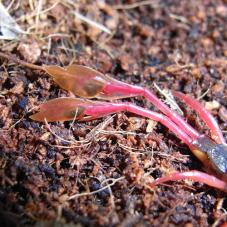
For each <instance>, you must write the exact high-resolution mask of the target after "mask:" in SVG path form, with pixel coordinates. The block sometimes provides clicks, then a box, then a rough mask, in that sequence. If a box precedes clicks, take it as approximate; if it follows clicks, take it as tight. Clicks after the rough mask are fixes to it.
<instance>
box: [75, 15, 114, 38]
mask: <svg viewBox="0 0 227 227" xmlns="http://www.w3.org/2000/svg"><path fill="white" fill-rule="evenodd" d="M74 15H75V16H76V17H77V18H78V19H80V20H82V21H84V22H85V23H87V24H89V25H91V26H93V27H96V28H98V29H99V30H101V31H103V32H106V33H107V34H111V33H112V32H111V31H110V30H109V29H108V28H107V27H105V26H104V25H102V24H100V23H98V22H96V21H93V20H91V19H89V18H87V17H85V16H83V15H82V14H80V13H77V12H74Z"/></svg>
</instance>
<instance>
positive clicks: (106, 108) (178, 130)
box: [85, 103, 192, 146]
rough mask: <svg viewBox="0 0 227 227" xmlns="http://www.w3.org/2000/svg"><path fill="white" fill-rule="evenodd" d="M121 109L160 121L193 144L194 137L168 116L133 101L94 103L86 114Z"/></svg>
mask: <svg viewBox="0 0 227 227" xmlns="http://www.w3.org/2000/svg"><path fill="white" fill-rule="evenodd" d="M120 111H127V112H131V113H134V114H137V115H140V116H143V117H147V118H150V119H152V120H154V121H158V122H160V123H161V124H163V125H164V126H166V127H167V128H169V129H170V130H171V131H172V132H173V133H175V134H176V135H177V137H178V138H179V139H181V140H182V141H183V142H184V143H186V144H187V145H188V146H191V143H192V139H191V138H190V137H189V136H188V135H187V134H186V133H185V132H184V131H183V130H182V129H181V128H180V127H179V126H177V125H176V124H175V123H173V122H172V121H171V120H170V119H169V118H168V117H166V116H164V115H162V114H160V113H156V112H152V111H149V110H147V109H144V108H141V107H139V106H136V105H133V104H131V103H108V104H107V103H105V105H103V104H102V103H100V105H95V107H94V105H91V106H90V108H89V107H86V111H85V114H87V115H90V116H92V118H95V117H99V116H103V115H107V114H111V113H116V112H120Z"/></svg>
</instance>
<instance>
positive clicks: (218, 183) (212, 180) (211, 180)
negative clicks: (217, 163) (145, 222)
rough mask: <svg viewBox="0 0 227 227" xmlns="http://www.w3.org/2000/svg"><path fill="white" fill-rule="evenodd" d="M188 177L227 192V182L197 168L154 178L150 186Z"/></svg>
mask: <svg viewBox="0 0 227 227" xmlns="http://www.w3.org/2000/svg"><path fill="white" fill-rule="evenodd" d="M186 179H190V180H194V181H197V182H201V183H204V184H207V185H209V186H211V187H214V188H217V189H220V190H222V191H224V192H227V184H226V182H224V181H222V180H219V179H218V178H216V177H214V176H212V175H209V174H206V173H203V172H200V171H197V170H192V171H187V172H182V173H179V172H176V173H172V174H170V175H168V176H164V177H161V178H158V179H156V180H154V181H153V182H152V183H150V184H149V186H150V187H154V186H156V185H159V184H162V183H165V182H167V181H176V180H186Z"/></svg>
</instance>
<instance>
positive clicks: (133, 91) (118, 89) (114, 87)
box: [104, 82, 200, 140]
mask: <svg viewBox="0 0 227 227" xmlns="http://www.w3.org/2000/svg"><path fill="white" fill-rule="evenodd" d="M104 93H107V94H108V93H123V94H127V95H129V96H132V95H140V96H143V97H145V98H146V99H147V100H149V101H150V102H151V103H152V104H153V105H154V106H156V107H157V108H158V109H159V110H160V111H161V112H162V113H164V114H165V115H167V116H168V117H169V118H170V119H171V120H172V121H173V122H174V123H175V124H177V125H178V126H179V128H181V130H182V131H185V133H187V134H188V135H189V136H190V137H191V138H192V139H193V140H196V139H197V138H198V137H199V135H200V134H199V133H198V132H197V131H196V130H195V129H194V128H192V127H191V126H190V125H189V124H188V123H187V122H185V120H184V119H183V118H182V117H181V116H180V115H179V114H177V113H176V112H174V111H173V110H171V109H170V108H169V107H168V106H167V105H166V104H164V103H163V102H162V101H161V100H160V99H158V98H157V97H156V96H155V95H154V94H153V93H152V92H151V91H149V90H148V89H145V88H142V87H139V86H134V85H130V84H126V83H122V82H117V83H116V84H107V85H106V86H105V88H104Z"/></svg>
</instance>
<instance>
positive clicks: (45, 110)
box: [30, 98, 87, 122]
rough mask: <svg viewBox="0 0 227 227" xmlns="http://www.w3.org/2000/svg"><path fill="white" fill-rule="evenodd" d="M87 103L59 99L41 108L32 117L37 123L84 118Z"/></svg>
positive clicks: (70, 99)
mask: <svg viewBox="0 0 227 227" xmlns="http://www.w3.org/2000/svg"><path fill="white" fill-rule="evenodd" d="M86 103H87V102H86V101H83V100H80V99H75V98H57V99H53V100H50V101H48V102H46V103H44V104H42V105H40V107H39V112H38V113H36V114H34V115H32V116H30V118H31V119H33V120H35V121H42V122H44V121H45V119H46V121H48V122H55V121H70V120H73V119H81V118H83V115H84V111H85V106H86V105H87V104H86Z"/></svg>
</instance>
